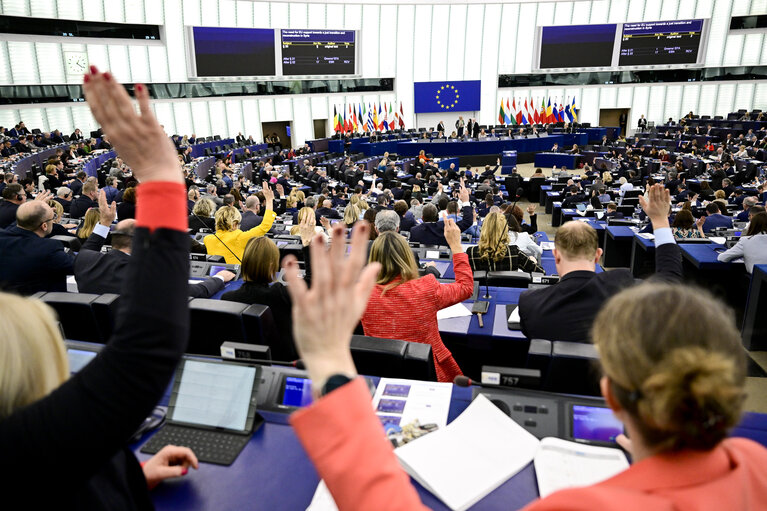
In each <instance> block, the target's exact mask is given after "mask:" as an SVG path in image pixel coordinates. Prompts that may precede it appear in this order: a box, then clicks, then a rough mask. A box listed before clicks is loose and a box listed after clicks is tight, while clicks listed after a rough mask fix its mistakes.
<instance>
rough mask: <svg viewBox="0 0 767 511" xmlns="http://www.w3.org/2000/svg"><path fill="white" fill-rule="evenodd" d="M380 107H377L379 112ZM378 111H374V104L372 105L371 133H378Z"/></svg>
mask: <svg viewBox="0 0 767 511" xmlns="http://www.w3.org/2000/svg"><path fill="white" fill-rule="evenodd" d="M380 109H381V107H380V106H379V107H378V110H380ZM378 129H379V128H378V111H377V110H376V104H375V103H373V131H378Z"/></svg>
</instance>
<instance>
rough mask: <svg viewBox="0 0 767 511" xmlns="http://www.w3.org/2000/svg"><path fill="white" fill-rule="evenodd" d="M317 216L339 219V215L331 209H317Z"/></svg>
mask: <svg viewBox="0 0 767 511" xmlns="http://www.w3.org/2000/svg"><path fill="white" fill-rule="evenodd" d="M317 216H318V217H323V216H324V217H325V218H333V219H338V218H341V214H340V213H339V212H338V211H336V210H335V209H332V208H317Z"/></svg>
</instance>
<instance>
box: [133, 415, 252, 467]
mask: <svg viewBox="0 0 767 511" xmlns="http://www.w3.org/2000/svg"><path fill="white" fill-rule="evenodd" d="M251 436H252V435H238V434H235V433H225V432H222V431H209V430H206V429H197V428H189V427H184V426H177V425H174V424H166V425H165V426H164V427H163V428H162V429H160V431H158V432H157V433H156V434H155V435H153V436H152V438H150V439H149V440H148V441H147V443H145V444H144V446H143V447H142V448H141V452H143V453H147V454H155V453H157V452H158V451H159V450H160V449H162V448H163V447H165V446H166V445H179V446H182V447H189V448H190V449H192V451H194V454H195V456H197V459H198V460H199V461H202V462H206V463H214V464H216V465H231V464H232V463H234V460H235V459H237V456H238V455H239V454H240V451H242V450H243V449H244V448H245V445H246V444H247V443H248V441H249V440H250V437H251Z"/></svg>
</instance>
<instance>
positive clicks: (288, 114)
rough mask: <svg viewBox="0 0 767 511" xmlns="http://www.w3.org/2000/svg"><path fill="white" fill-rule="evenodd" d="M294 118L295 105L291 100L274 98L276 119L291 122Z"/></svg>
mask: <svg viewBox="0 0 767 511" xmlns="http://www.w3.org/2000/svg"><path fill="white" fill-rule="evenodd" d="M292 118H293V105H292V104H291V101H290V98H284V97H282V98H274V119H275V120H276V121H289V120H291V119H292Z"/></svg>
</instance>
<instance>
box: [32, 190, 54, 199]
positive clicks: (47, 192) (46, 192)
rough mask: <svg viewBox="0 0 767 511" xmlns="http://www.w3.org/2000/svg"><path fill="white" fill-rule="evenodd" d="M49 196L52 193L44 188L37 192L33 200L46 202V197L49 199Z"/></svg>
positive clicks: (51, 195)
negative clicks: (42, 190)
mask: <svg viewBox="0 0 767 511" xmlns="http://www.w3.org/2000/svg"><path fill="white" fill-rule="evenodd" d="M51 197H53V194H52V193H51V192H50V191H48V190H45V191H44V192H40V193H38V194H37V196H36V197H35V198H34V200H39V201H41V202H48V199H50V198H51Z"/></svg>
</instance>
